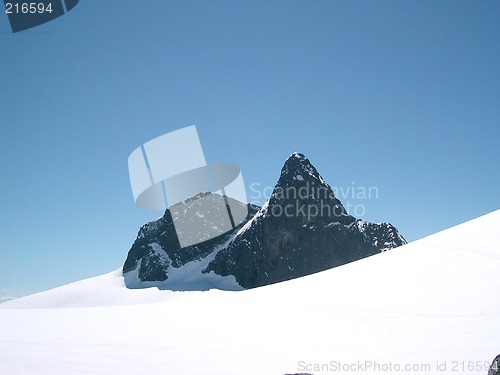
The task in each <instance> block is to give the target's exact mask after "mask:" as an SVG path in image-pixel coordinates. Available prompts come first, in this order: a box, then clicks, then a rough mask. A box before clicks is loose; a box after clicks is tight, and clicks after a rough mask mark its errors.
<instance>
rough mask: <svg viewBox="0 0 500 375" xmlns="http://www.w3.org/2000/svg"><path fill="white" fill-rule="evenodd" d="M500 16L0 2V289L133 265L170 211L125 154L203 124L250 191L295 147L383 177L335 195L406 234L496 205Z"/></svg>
mask: <svg viewBox="0 0 500 375" xmlns="http://www.w3.org/2000/svg"><path fill="white" fill-rule="evenodd" d="M499 20H500V3H499V2H498V1H457V0H454V1H439V2H435V1H418V2H416V1H378V2H374V1H333V0H331V1H330V0H329V1H305V0H304V1H302V0H301V1H290V0H287V1H233V0H231V1H188V2H186V1H159V0H158V1H157V0H148V1H147V2H144V3H140V4H139V3H138V2H135V1H128V0H120V1H118V0H113V1H111V0H110V1H105V2H101V1H90V0H87V1H85V0H82V1H81V2H80V4H79V5H78V6H77V7H76V8H75V9H74V10H72V11H71V12H70V13H68V14H67V15H65V16H63V17H60V18H58V19H56V20H54V21H52V22H50V23H47V24H45V25H42V26H40V27H38V28H35V29H31V30H28V31H24V32H20V33H17V34H12V33H11V31H10V27H9V25H8V20H7V17H6V16H5V15H3V16H2V17H0V41H1V54H0V68H1V71H2V74H1V75H0V114H1V115H0V139H1V141H2V147H1V148H0V169H1V171H2V177H1V180H0V181H1V184H0V238H1V241H0V259H1V263H0V297H1V296H5V295H12V296H17V297H18V296H22V295H26V294H30V293H34V292H38V291H41V290H45V289H48V288H52V287H56V286H59V285H62V284H65V283H68V282H71V281H76V280H79V279H83V278H87V277H91V276H94V275H98V274H102V273H105V272H109V271H112V270H114V269H117V268H119V267H121V266H122V264H123V262H124V260H125V258H126V255H127V251H128V250H129V248H130V246H131V244H132V242H133V241H134V239H135V237H136V235H137V231H138V230H139V227H140V225H141V224H142V223H143V222H145V221H147V220H152V219H154V218H156V217H158V216H160V215H161V213H160V212H154V211H153V212H151V211H143V210H140V209H139V208H137V207H136V206H135V205H134V202H133V198H132V193H131V189H130V184H129V177H128V170H127V158H128V155H129V154H130V153H131V152H132V151H133V150H134V149H135V148H136V147H138V146H140V145H141V144H143V143H144V142H146V141H148V140H150V139H153V138H155V137H157V136H159V135H162V134H165V133H167V132H169V131H172V130H175V129H179V128H182V127H185V126H188V125H191V124H196V125H197V128H198V133H199V136H200V139H201V142H202V145H203V148H204V153H205V157H206V158H207V160H208V161H209V162H230V163H234V164H237V165H239V166H240V167H241V169H242V171H243V177H244V179H245V184H246V186H247V188H248V189H249V191H248V192H249V195H251V197H256V196H257V193H256V192H255V190H262V189H264V188H265V187H267V186H273V185H274V183H275V182H276V180H277V178H278V176H279V171H280V168H281V166H282V164H283V162H284V160H285V159H286V158H287V156H288V155H289V154H290V153H292V152H293V151H300V152H303V153H304V154H306V155H307V156H308V157H309V159H310V160H311V161H312V162H313V164H314V165H315V166H316V167H317V169H318V170H319V172H320V173H321V174H322V175H323V177H324V178H325V179H326V181H328V182H329V183H330V184H331V185H334V186H336V187H339V188H343V189H344V191H346V189H347V188H349V187H351V189H356V190H355V191H356V192H357V191H359V189H363V188H368V187H376V188H377V191H378V194H377V196H376V197H375V196H372V197H370V198H369V199H353V198H352V195H349V194H347V195H348V196H347V197H342V196H341V197H340V198H341V200H342V201H343V202H344V203H346V200H347V201H349V202H350V204H352V205H353V206H354V207H355V206H358V205H359V206H360V207H361V208H362V210H361V209H360V208H358V209H359V211H358V212H362V213H363V215H362V218H363V219H366V220H371V221H389V222H391V223H393V224H394V225H395V226H396V227H397V228H398V229H399V230H400V232H401V233H402V234H403V235H404V236H405V237H406V238H407V239H408V240H409V241H413V240H416V239H418V238H421V237H424V236H426V235H429V234H432V233H435V232H437V231H440V230H443V229H445V228H448V227H450V226H453V225H455V224H458V223H461V222H464V221H466V220H469V219H472V218H475V217H477V216H480V215H483V214H485V213H488V212H491V211H493V210H495V209H498V208H499V204H498V203H499V202H500V192H499V191H500V189H499V185H500V174H499V173H498V172H499V165H500V158H499V156H498V145H499V139H500V130H499V128H500V127H499V124H500V105H499V103H500V22H499ZM252 184H253V185H252ZM250 186H253V188H252V189H251V190H250ZM257 187H258V188H257Z"/></svg>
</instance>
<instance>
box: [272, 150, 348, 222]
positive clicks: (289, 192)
mask: <svg viewBox="0 0 500 375" xmlns="http://www.w3.org/2000/svg"><path fill="white" fill-rule="evenodd" d="M282 211H286V212H288V213H291V212H294V213H295V214H293V215H286V217H287V218H288V219H292V218H293V219H295V220H299V221H301V222H302V224H304V223H306V222H311V221H312V222H316V221H323V222H328V223H329V222H332V221H336V222H342V223H343V224H350V223H352V222H353V221H354V220H355V219H354V217H352V216H350V215H348V214H347V211H346V210H345V208H344V206H343V205H342V203H341V202H340V200H338V199H337V198H336V197H335V194H334V192H333V190H332V188H331V187H330V185H328V184H327V183H326V181H325V180H324V179H323V177H321V175H320V174H319V172H318V170H317V169H316V168H315V167H314V165H313V164H312V163H311V162H310V160H309V159H308V158H307V157H306V156H305V155H304V154H302V153H299V152H294V153H293V154H291V155H290V156H289V157H288V159H287V160H286V161H285V164H284V165H283V168H282V169H281V174H280V177H279V179H278V182H277V183H276V185H275V187H274V190H273V193H272V195H271V197H270V200H269V208H268V209H267V212H270V213H273V212H274V213H276V212H282Z"/></svg>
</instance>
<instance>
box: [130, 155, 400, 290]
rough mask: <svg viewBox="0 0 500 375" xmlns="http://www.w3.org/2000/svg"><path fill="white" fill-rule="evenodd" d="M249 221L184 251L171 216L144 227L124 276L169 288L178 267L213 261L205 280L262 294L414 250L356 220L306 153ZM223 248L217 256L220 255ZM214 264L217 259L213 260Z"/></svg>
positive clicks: (252, 209) (288, 165)
mask: <svg viewBox="0 0 500 375" xmlns="http://www.w3.org/2000/svg"><path fill="white" fill-rule="evenodd" d="M248 211H249V214H248V216H247V219H246V221H244V222H243V223H242V224H241V225H240V226H238V227H237V228H235V229H233V230H232V231H230V232H228V233H226V234H224V235H221V236H219V237H216V238H213V239H210V240H208V241H205V242H203V243H200V244H197V245H194V246H189V247H185V248H182V249H181V248H180V245H179V242H178V240H177V235H176V232H175V228H174V225H173V222H172V216H171V215H170V211H169V210H167V211H166V212H165V215H163V217H162V218H160V219H158V220H157V221H153V222H150V223H146V224H144V225H143V226H142V227H141V229H140V231H139V235H138V237H137V239H136V241H135V242H134V244H133V245H132V248H131V249H130V251H129V254H128V257H127V260H126V262H125V265H124V266H123V273H124V274H126V273H127V272H130V271H133V270H136V271H138V272H137V276H138V278H139V280H140V281H164V280H167V279H168V272H169V269H171V267H174V268H180V267H182V266H184V265H185V264H186V263H188V262H191V261H193V260H201V259H206V262H207V263H206V266H203V267H205V268H204V269H203V270H202V271H201V272H202V273H203V274H212V273H213V274H216V275H219V276H234V278H235V279H236V281H237V283H238V284H239V285H240V286H241V287H243V288H254V287H258V286H263V285H267V284H271V283H276V282H280V281H284V280H290V279H293V278H297V277H300V276H304V275H308V274H311V273H315V272H319V271H323V270H326V269H329V268H332V267H336V266H339V265H342V264H346V263H349V262H352V261H355V260H358V259H361V258H364V257H367V256H370V255H374V254H377V253H380V252H382V251H386V250H390V249H392V248H395V247H397V246H400V245H403V244H405V243H406V241H405V239H404V238H403V237H402V236H401V235H400V234H399V233H398V231H397V229H396V228H395V227H393V226H392V225H391V224H388V223H382V224H374V223H370V222H366V221H363V220H360V219H356V218H354V217H353V216H351V215H349V214H348V213H347V212H346V210H345V208H344V207H343V205H342V203H341V202H340V201H339V200H338V199H337V198H336V197H335V196H334V193H333V191H332V189H331V187H330V186H329V185H328V184H327V183H326V182H325V181H324V180H323V178H322V177H321V176H320V175H319V173H318V171H317V170H316V168H315V167H314V166H313V165H312V164H311V163H310V162H309V160H308V159H307V158H306V157H305V156H304V155H302V154H299V153H294V154H292V155H291V156H290V157H289V158H288V159H287V161H286V162H285V165H284V166H283V168H282V170H281V175H280V178H279V180H278V182H277V184H276V186H275V188H274V191H273V194H272V195H271V197H270V199H269V201H268V202H267V203H266V204H265V205H264V206H263V207H262V208H260V207H257V206H254V205H249V208H248ZM216 249H217V251H216ZM212 258H213V259H212Z"/></svg>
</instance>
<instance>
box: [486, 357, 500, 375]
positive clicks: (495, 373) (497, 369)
mask: <svg viewBox="0 0 500 375" xmlns="http://www.w3.org/2000/svg"><path fill="white" fill-rule="evenodd" d="M499 374H500V354H499V355H497V356H496V357H495V359H494V360H493V362H492V363H491V366H490V369H489V371H488V375H499Z"/></svg>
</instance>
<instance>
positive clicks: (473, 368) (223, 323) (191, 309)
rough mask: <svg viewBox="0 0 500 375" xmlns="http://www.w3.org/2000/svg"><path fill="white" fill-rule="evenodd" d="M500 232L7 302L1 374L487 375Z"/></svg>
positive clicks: (483, 226) (495, 331)
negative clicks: (296, 274) (241, 279)
mask: <svg viewBox="0 0 500 375" xmlns="http://www.w3.org/2000/svg"><path fill="white" fill-rule="evenodd" d="M499 227H500V210H497V211H494V212H492V213H490V214H488V215H485V216H483V217H480V218H478V219H475V220H472V221H470V222H467V223H464V224H462V225H459V226H456V227H453V228H450V229H448V230H446V231H443V232H440V233H437V234H435V235H432V236H429V237H427V238H424V239H422V240H419V241H416V242H413V243H411V244H408V245H405V246H402V247H399V248H396V249H394V250H391V251H389V252H385V253H382V254H379V255H375V256H372V257H369V258H366V259H363V260H360V261H357V262H354V263H350V264H347V265H345V266H341V267H338V268H335V269H331V270H327V271H324V272H320V273H317V274H314V275H310V276H306V277H303V278H300V279H295V280H291V281H287V282H284V283H279V284H275V285H270V286H266V287H262V288H256V289H252V290H245V291H239V292H227V291H220V290H211V291H207V292H172V291H159V290H157V289H142V290H128V289H126V288H125V287H124V285H123V279H122V278H121V276H120V273H119V271H115V272H112V273H110V274H107V275H103V276H99V277H96V278H92V279H88V280H83V281H80V282H76V283H73V284H69V285H67V286H64V287H60V288H56V289H53V290H51V291H47V292H44V293H39V294H37V295H33V296H28V297H25V298H21V299H18V300H14V301H10V302H6V303H3V304H1V305H0V374H30V375H31V374H42V375H45V374H47V375H48V374H50V375H52V374H144V373H160V374H228V375H229V374H231V375H233V374H238V375H241V374H242V375H246V374H248V375H250V374H252V375H256V374H259V375H267V374H269V375H271V374H277V375H282V374H285V373H298V372H308V373H312V374H317V375H319V374H340V373H341V374H361V373H377V374H382V373H383V374H402V373H409V372H413V373H415V372H416V373H427V374H486V373H487V366H488V365H489V363H490V362H491V361H492V360H493V358H494V357H495V356H496V355H497V354H498V353H500V297H499V296H498V291H499V290H500V281H499V279H498V272H499V267H500V232H499V231H498V228H499ZM92 306H93V307H92ZM48 307H66V308H48ZM343 366H344V367H343ZM367 366H368V367H367ZM407 366H409V367H407ZM341 370H343V371H341ZM391 370H392V371H391ZM397 370H399V371H397ZM405 370H411V371H405Z"/></svg>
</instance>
